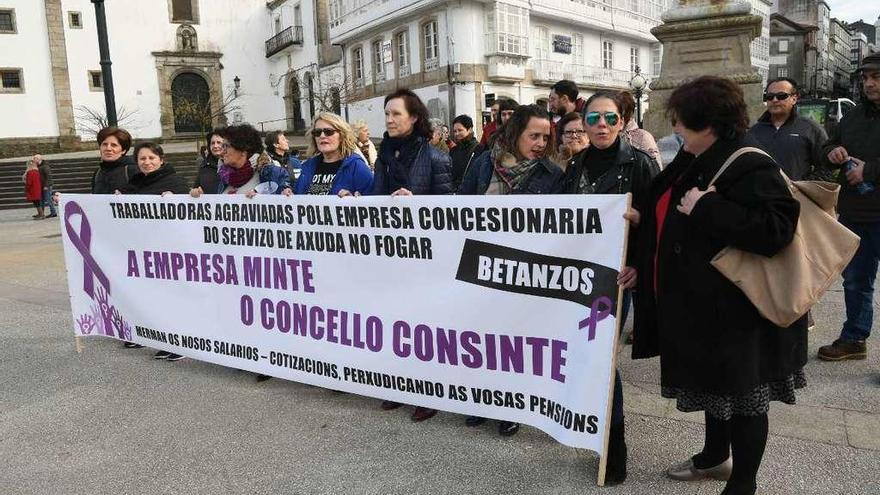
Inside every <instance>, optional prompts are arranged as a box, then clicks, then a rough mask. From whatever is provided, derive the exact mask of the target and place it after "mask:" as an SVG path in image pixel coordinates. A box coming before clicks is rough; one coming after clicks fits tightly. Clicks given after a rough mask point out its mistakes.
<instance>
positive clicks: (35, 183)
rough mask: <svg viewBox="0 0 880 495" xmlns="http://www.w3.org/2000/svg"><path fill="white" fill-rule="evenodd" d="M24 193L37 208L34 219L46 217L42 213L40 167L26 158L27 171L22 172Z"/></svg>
mask: <svg viewBox="0 0 880 495" xmlns="http://www.w3.org/2000/svg"><path fill="white" fill-rule="evenodd" d="M24 193H25V196H26V197H27V200H28V201H30V202H31V203H33V205H34V207H35V208H36V209H37V214H36V215H34V216H33V219H34V220H42V219H44V218H46V215H45V214H44V213H43V185H42V184H41V183H40V169H39V168H37V164H36V163H34V161H33V160H28V162H27V171H26V172H25V173H24Z"/></svg>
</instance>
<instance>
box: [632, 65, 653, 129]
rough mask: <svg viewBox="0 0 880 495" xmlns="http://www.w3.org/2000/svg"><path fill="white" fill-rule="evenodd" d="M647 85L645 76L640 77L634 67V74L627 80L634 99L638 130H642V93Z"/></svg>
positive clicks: (639, 73)
mask: <svg viewBox="0 0 880 495" xmlns="http://www.w3.org/2000/svg"><path fill="white" fill-rule="evenodd" d="M647 85H648V81H647V80H646V79H645V76H643V75H642V73H641V71H640V70H639V66H638V65H637V66H636V70H635V74H634V75H633V77H632V79H630V80H629V87H630V88H632V90H633V92H634V93H635V97H636V124H638V125H639V129H641V128H642V91H644V89H645V86H647Z"/></svg>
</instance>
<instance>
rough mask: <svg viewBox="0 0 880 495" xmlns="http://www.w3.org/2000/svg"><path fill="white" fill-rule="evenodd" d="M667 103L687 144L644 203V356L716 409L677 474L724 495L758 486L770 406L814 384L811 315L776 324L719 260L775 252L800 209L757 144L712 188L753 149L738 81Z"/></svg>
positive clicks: (639, 320)
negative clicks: (713, 485) (726, 252)
mask: <svg viewBox="0 0 880 495" xmlns="http://www.w3.org/2000/svg"><path fill="white" fill-rule="evenodd" d="M667 107H668V112H669V115H670V116H671V117H672V120H673V125H674V126H675V131H676V132H677V133H678V134H679V135H681V136H682V137H683V138H684V147H683V151H681V152H679V154H678V155H677V156H676V158H675V160H674V161H673V162H672V163H671V164H669V166H668V167H667V168H665V169H664V170H663V171H662V172H661V173H660V174H659V175H658V176H657V177H656V179H655V180H654V181H653V183H652V185H651V188H650V192H649V195H648V201H647V205H646V207H644V208H643V210H642V212H641V225H640V227H639V231H640V235H639V237H638V239H639V242H638V249H639V251H638V260H637V266H638V270H639V283H638V294H637V295H638V297H637V298H636V300H635V302H636V310H635V311H636V314H635V328H634V342H633V357H634V358H648V357H653V356H657V355H659V356H660V368H661V386H662V387H661V390H662V392H661V393H662V394H663V396H664V397H667V398H674V399H676V400H677V406H678V409H679V410H681V411H685V412H690V411H704V412H705V418H706V437H705V445H704V447H703V450H702V452H700V453H698V454H697V455H695V456H693V457H692V458H690V459H688V460H687V461H685V462H683V463H681V464H679V465H676V466H673V467H671V468H669V470H667V475H668V476H669V477H671V478H673V479H676V480H682V481H693V480H699V479H705V478H715V479H721V480H727V485H726V487H725V489H724V491H723V492H722V494H723V495H740V494H748V495H751V494H754V493H755V490H756V477H757V472H758V467H759V466H760V463H761V458H762V457H763V454H764V448H765V446H766V442H767V430H768V425H767V411H768V409H769V403H770V401H774V400H777V401H783V402H786V403H794V400H795V394H794V391H795V389H796V388H801V387H803V386H805V385H806V383H805V380H804V374H803V366H804V364H805V363H806V360H807V331H806V319H805V318H801V319H800V320H798V321H797V322H796V323H794V324H793V325H792V326H790V327H789V328H779V327H777V326H775V325H774V324H773V323H771V322H770V321H769V320H767V319H765V318H763V317H762V316H761V315H760V314H759V313H758V310H757V308H755V306H754V305H753V304H752V303H751V302H750V301H749V300H748V299H747V298H746V296H745V295H744V294H743V292H742V291H740V289H738V288H737V286H736V285H734V284H733V283H732V282H730V281H729V280H728V279H726V278H725V277H724V276H723V275H721V273H720V272H718V271H716V270H715V268H713V267H712V265H711V264H710V261H711V260H712V258H713V257H714V256H715V255H716V254H717V253H718V252H719V251H721V249H723V248H724V247H726V246H733V247H735V248H738V249H742V250H744V251H748V252H752V253H757V254H761V255H764V256H773V255H774V254H775V253H777V252H779V251H780V250H782V249H783V248H784V247H786V246H787V245H788V244H789V243H790V242H791V241H792V239H793V237H794V232H795V227H796V225H797V221H798V215H799V212H800V208H799V204H798V202H797V201H796V200H795V199H794V198H793V197H792V195H791V192H790V191H789V190H788V187H787V185H786V183H785V181H784V180H783V178H782V176H781V175H780V173H779V167H778V166H777V165H776V163H775V162H773V160H772V159H771V158H768V157H766V156H764V155H760V154H756V153H749V154H745V155H743V156H742V157H740V158H739V159H738V160H736V161H735V162H734V163H733V165H732V166H731V167H730V168H729V169H728V170H727V171H726V172H725V173H724V174H723V175H722V176H721V177H720V178H719V179H718V180H717V181H716V182H715V184H714V186H713V187H708V185H709V182H710V181H711V180H712V177H713V176H714V175H715V173H716V172H717V171H718V170H719V169H720V168H721V166H722V164H723V163H724V162H725V160H726V159H727V158H728V157H729V156H730V155H731V154H732V153H733V152H735V151H736V150H737V149H739V148H742V147H744V146H754V144H753V143H751V142H750V141H749V140H748V138H746V137H744V135H745V132H746V129H747V127H748V117H747V114H746V105H745V102H744V99H743V93H742V90H741V89H740V88H739V86H737V85H736V84H735V83H733V82H731V81H729V80H727V79H723V78H718V77H714V76H704V77H701V78H698V79H695V80H693V81H691V82H688V83H686V84H684V85H682V86H680V87H679V88H678V89H676V90H675V91H674V92H673V93H672V95H671V96H670V98H669V102H668V104H667ZM655 260H656V263H655ZM731 449H732V459H731V454H730V452H731Z"/></svg>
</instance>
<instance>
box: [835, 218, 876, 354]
mask: <svg viewBox="0 0 880 495" xmlns="http://www.w3.org/2000/svg"><path fill="white" fill-rule="evenodd" d="M840 223H841V224H843V225H844V226H846V228H848V229H850V230H852V231H853V232H855V233H856V235H858V236H859V237H861V238H862V242H861V243H860V244H859V249H858V250H857V251H856V255H855V256H853V259H852V261H850V262H849V265H847V266H846V269H844V270H843V298H844V301H845V302H846V321H845V322H844V323H843V329H842V330H841V331H840V338H841V340H846V341H850V342H852V341H857V340H865V339H867V338H868V337H869V336H870V335H871V325H872V323H873V322H874V279H875V278H877V263H878V261H880V222H865V223H862V222H850V221H848V220H847V219H845V218H844V217H842V216H841V217H840Z"/></svg>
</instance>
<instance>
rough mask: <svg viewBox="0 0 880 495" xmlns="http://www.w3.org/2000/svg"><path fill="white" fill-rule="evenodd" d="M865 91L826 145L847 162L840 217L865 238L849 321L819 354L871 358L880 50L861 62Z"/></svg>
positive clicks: (879, 227) (835, 159)
mask: <svg viewBox="0 0 880 495" xmlns="http://www.w3.org/2000/svg"><path fill="white" fill-rule="evenodd" d="M859 73H860V76H861V79H862V85H863V88H864V95H865V97H864V98H863V99H862V103H860V104H859V105H858V106H856V107H855V108H854V109H852V110H850V112H849V113H848V114H846V115H845V116H844V117H843V120H841V121H840V125H839V126H838V127H837V128H836V129H835V130H833V131H832V135H831V139H829V140H828V143H827V144H826V145H825V151H826V152H827V153H828V160H829V161H830V162H831V164H832V166H835V167H840V168H842V170H841V173H840V175H839V176H838V180H839V182H840V184H841V185H842V186H843V187H842V188H841V190H840V197H839V198H838V201H837V210H838V212H839V213H840V217H839V218H840V223H842V224H843V225H845V226H846V227H847V228H849V229H850V230H852V231H853V232H855V233H856V234H858V236H859V237H861V239H862V242H861V243H860V244H859V249H858V251H856V254H855V256H854V257H853V259H852V261H850V263H849V265H847V267H846V269H845V270H844V271H843V293H844V300H845V302H846V321H845V322H844V323H843V329H842V330H841V332H840V338H838V339H837V340H835V341H834V343H832V344H831V345H826V346H823V347H821V348H819V359H823V360H825V361H841V360H844V359H865V358H866V357H867V355H868V352H867V347H866V346H865V340H867V339H868V337H869V336H870V335H871V326H872V323H873V321H874V278H875V277H876V276H877V264H878V261H880V189H878V185H880V184H878V182H880V54H874V55H869V56H867V57H865V58H864V59H863V60H862V65H861V67H859Z"/></svg>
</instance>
